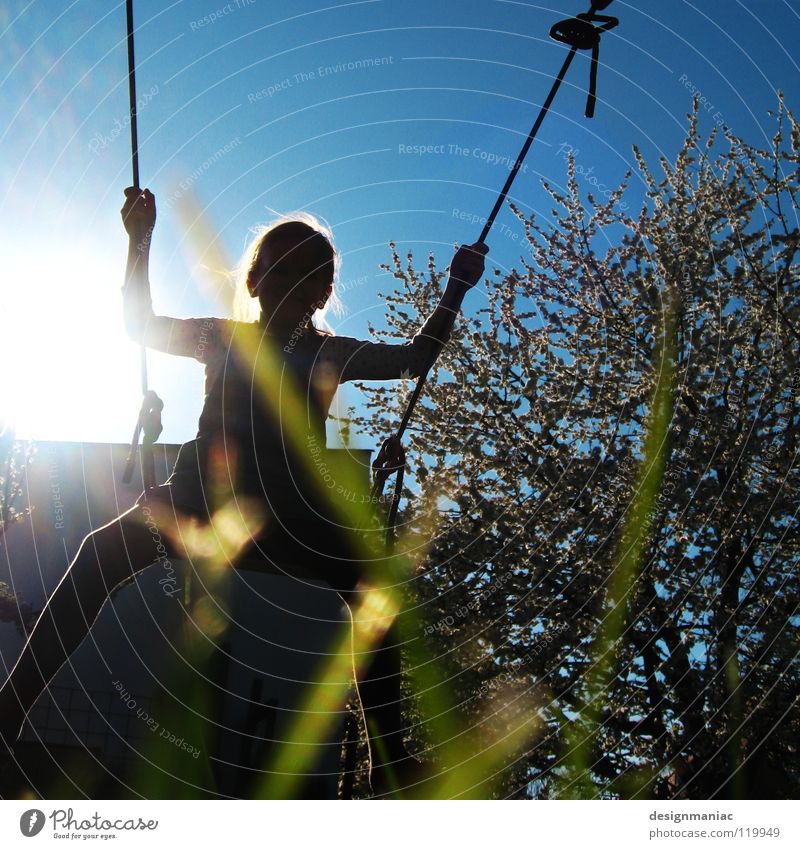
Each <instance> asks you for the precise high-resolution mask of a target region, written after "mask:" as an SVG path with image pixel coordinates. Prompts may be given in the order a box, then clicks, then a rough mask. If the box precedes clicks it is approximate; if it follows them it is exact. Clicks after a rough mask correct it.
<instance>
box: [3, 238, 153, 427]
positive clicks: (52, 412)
mask: <svg viewBox="0 0 800 849" xmlns="http://www.w3.org/2000/svg"><path fill="white" fill-rule="evenodd" d="M9 259H10V263H9V262H8V260H9ZM4 265H5V266H6V275H7V276H6V280H5V284H4V286H3V288H2V292H1V293H0V316H2V317H1V318H0V352H2V362H3V363H4V364H5V368H4V369H3V380H2V383H0V420H4V421H5V422H6V423H8V424H11V425H13V426H14V428H15V429H16V433H17V436H18V437H20V438H30V439H52V440H74V441H85V442H90V441H122V440H124V439H125V438H126V437H125V436H123V435H122V434H125V433H127V432H128V431H131V430H132V429H133V424H134V422H135V416H136V412H137V410H138V403H139V397H140V392H139V387H138V384H137V382H136V375H137V362H138V353H137V349H136V346H135V345H133V344H132V343H131V342H130V341H129V340H128V339H127V337H126V336H125V333H124V331H123V329H122V321H121V302H120V285H121V282H122V281H121V277H122V268H121V263H120V259H119V257H116V258H110V257H108V258H106V257H102V258H101V257H98V256H95V257H92V256H86V255H85V254H81V253H78V251H77V249H76V246H75V244H74V243H73V244H72V245H69V246H65V245H53V243H52V241H49V242H48V245H47V252H46V253H40V254H38V255H37V254H36V252H35V251H33V252H31V253H29V254H28V255H27V257H26V261H25V264H24V265H23V263H22V262H20V261H17V262H15V261H14V257H13V256H12V257H11V258H9V257H6V262H4Z"/></svg>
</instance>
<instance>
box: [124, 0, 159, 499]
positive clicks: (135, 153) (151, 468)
mask: <svg viewBox="0 0 800 849" xmlns="http://www.w3.org/2000/svg"><path fill="white" fill-rule="evenodd" d="M125 12H126V18H127V27H128V99H129V101H130V116H131V121H130V123H131V168H132V171H133V187H134V189H136V190H137V192H138V190H139V137H138V132H137V126H136V59H135V56H134V50H133V0H126V2H125ZM139 363H140V371H141V379H142V396H143V398H142V406H141V409H140V410H139V417H138V419H137V422H136V427H135V428H134V430H133V439H132V440H131V448H130V451H129V452H128V459H127V461H126V463H125V471H124V472H123V475H122V482H123V483H130V482H131V478H132V477H133V468H134V466H135V464H136V453H137V450H138V447H139V437H140V436H142V482H143V484H144V488H145V489H151V488H152V487H154V486H155V485H156V476H155V463H154V461H153V443H154V442H155V441H156V439H158V436H159V434H160V433H161V429H162V428H161V411H162V410H163V409H164V402H163V401H162V400H161V399H160V398H159V397H158V395H156V393H155V392H152V391H151V390H149V389H148V388H147V348H146V347H145V346H144V345H142V346H141V348H140V356H139Z"/></svg>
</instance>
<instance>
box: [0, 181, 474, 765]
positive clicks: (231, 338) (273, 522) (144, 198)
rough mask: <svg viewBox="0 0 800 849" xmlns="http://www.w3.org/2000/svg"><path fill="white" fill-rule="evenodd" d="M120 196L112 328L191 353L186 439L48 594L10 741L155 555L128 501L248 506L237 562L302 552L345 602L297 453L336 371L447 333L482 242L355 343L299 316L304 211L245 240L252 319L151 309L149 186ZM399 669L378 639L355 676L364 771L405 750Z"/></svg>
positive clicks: (312, 252)
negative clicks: (248, 541) (413, 305)
mask: <svg viewBox="0 0 800 849" xmlns="http://www.w3.org/2000/svg"><path fill="white" fill-rule="evenodd" d="M125 195H126V199H125V204H124V206H123V208H122V217H123V222H124V224H125V228H126V230H127V232H128V234H129V237H130V244H129V252H128V263H127V273H126V284H125V287H124V289H123V298H124V317H125V326H126V329H127V331H128V333H129V335H130V336H131V337H132V338H133V339H135V340H136V341H138V342H142V343H143V344H145V345H146V346H148V347H151V348H156V349H158V350H160V351H166V352H167V353H171V354H177V355H180V356H186V357H194V358H195V359H197V360H199V361H200V362H201V363H203V364H204V366H205V371H206V383H205V404H204V406H203V411H202V413H201V415H200V422H199V428H198V434H197V438H196V439H194V440H192V441H191V442H189V443H187V444H185V445H184V446H182V448H181V451H180V453H179V455H178V459H177V461H176V464H175V469H174V472H173V474H172V476H171V477H170V479H169V481H168V482H167V484H165V485H164V486H160V487H156V488H155V489H152V490H150V491H149V492H146V493H145V494H144V495H143V496H142V498H140V499H139V503H137V505H136V506H135V507H133V508H131V509H130V510H129V511H127V512H126V513H124V514H123V515H121V516H120V517H119V518H117V519H115V520H114V521H113V522H110V523H109V524H108V525H106V526H104V527H102V528H100V529H99V530H96V531H94V532H93V533H91V534H90V535H89V536H87V537H86V539H85V540H84V541H83V543H82V545H81V547H80V550H79V551H78V554H77V555H76V557H75V559H74V561H73V562H72V564H71V565H70V567H69V570H68V572H67V574H66V575H65V576H64V578H63V579H62V580H61V582H60V583H59V584H58V586H57V587H56V589H55V590H54V591H53V593H52V595H51V596H50V598H49V599H48V601H47V604H46V606H45V608H44V610H43V611H42V614H41V616H40V618H39V620H38V622H37V624H36V626H35V628H34V629H33V631H32V633H31V635H30V638H29V639H28V641H27V644H26V645H25V648H24V649H23V652H22V655H21V656H20V658H19V660H18V662H17V664H16V666H15V667H14V669H13V671H12V673H11V676H10V678H9V680H8V681H7V682H6V683H5V685H4V686H3V688H2V690H0V732H1V733H2V735H3V738H4V739H5V740H6V742H7V743H9V744H11V745H13V741H14V740H16V738H17V736H18V733H19V730H20V726H21V724H22V722H23V720H24V718H25V716H26V715H27V713H28V711H29V710H30V708H31V707H32V705H33V703H34V701H35V700H36V698H37V697H38V696H39V694H40V693H41V691H42V690H43V689H44V687H45V686H46V685H47V684H48V683H49V682H50V680H51V679H52V678H53V676H54V675H55V674H56V672H57V671H58V669H59V668H60V667H61V665H62V664H63V663H64V662H65V661H66V659H67V658H68V657H69V655H70V654H71V653H72V652H73V651H74V650H75V649H76V648H77V647H78V645H79V644H80V643H81V641H82V640H83V639H84V637H85V636H86V634H87V633H88V630H89V627H90V626H91V623H92V622H94V620H95V619H96V617H97V615H98V613H99V612H100V609H101V607H102V606H103V604H104V602H105V601H106V599H107V598H108V596H109V594H110V593H111V591H112V590H113V589H114V588H115V587H117V586H118V585H119V584H121V583H122V582H124V581H126V580H129V579H131V578H132V577H133V575H135V574H136V573H137V572H139V571H141V570H142V569H144V568H145V567H147V566H148V565H150V564H152V563H154V562H156V561H157V560H158V558H159V557H161V558H162V559H163V551H157V550H156V542H155V538H154V536H153V534H152V533H151V532H150V530H149V529H148V527H146V523H145V521H144V515H143V511H147V516H148V517H155V521H156V522H157V523H159V524H167V525H168V524H170V520H171V518H172V519H173V520H174V519H175V517H178V516H183V517H186V516H188V517H194V518H195V519H200V520H204V521H206V522H207V521H208V520H209V516H210V514H211V513H212V512H213V511H214V510H215V509H217V508H218V507H220V506H222V505H224V504H226V503H228V504H234V505H236V506H237V508H238V507H241V506H242V505H245V507H246V505H247V504H248V503H250V504H252V503H257V504H258V505H259V506H260V511H259V512H260V513H261V516H262V525H263V528H262V530H261V531H260V532H259V533H258V534H257V535H256V538H255V539H254V541H253V545H252V549H251V551H249V552H248V553H247V555H246V556H247V558H248V559H251V558H252V557H253V555H254V553H258V554H260V556H264V557H271V556H273V555H274V554H275V553H276V552H280V554H281V557H282V562H287V563H290V562H293V561H294V562H298V563H302V564H303V565H304V566H305V568H306V570H307V571H309V572H310V573H311V574H313V575H315V576H317V577H319V578H322V579H323V580H325V581H327V582H328V583H329V584H330V585H331V586H333V587H334V588H335V589H336V590H337V591H338V592H340V594H341V595H342V597H343V599H344V600H345V601H346V602H347V603H348V604H350V605H352V604H353V602H354V601H356V600H357V597H358V594H359V591H360V587H359V581H360V580H361V579H362V578H363V577H364V568H362V565H363V564H362V563H361V562H360V561H361V551H360V549H359V544H358V543H357V540H356V535H354V534H353V533H352V532H351V531H350V530H349V529H348V528H347V527H346V525H347V523H346V522H342V519H341V516H340V515H338V514H336V513H335V510H333V508H332V506H331V502H330V499H329V498H328V497H327V494H326V489H327V487H326V486H322V485H321V480H320V475H319V472H318V464H316V466H315V464H314V463H313V462H312V463H309V456H312V458H313V457H315V456H318V455H319V453H320V451H324V448H325V420H326V418H327V415H328V409H329V407H330V404H331V401H332V399H333V396H334V393H335V391H336V388H337V386H338V385H339V384H340V383H342V382H344V381H347V380H354V379H361V380H387V379H393V378H399V377H401V376H404V377H407V376H416V375H417V374H418V373H419V371H420V370H421V369H422V368H423V367H424V364H425V363H426V362H427V360H428V358H429V356H430V354H431V352H432V350H434V349H435V348H436V347H437V346H439V345H441V344H443V343H444V342H445V341H446V340H447V338H448V336H449V334H450V330H451V328H452V324H453V321H454V318H455V315H456V313H457V311H458V309H459V307H460V304H461V300H462V298H463V295H464V292H465V291H466V289H467V288H469V287H471V286H473V285H475V283H476V282H477V281H478V280H479V279H480V276H481V275H482V273H483V267H484V261H483V254H484V253H485V252H486V251H487V250H488V249H487V248H486V247H485V246H484V245H482V244H478V243H476V244H475V245H472V246H471V247H466V246H462V248H460V249H459V250H458V252H457V253H456V255H455V257H454V259H453V262H452V265H451V269H450V280H449V282H448V285H447V288H446V290H445V293H444V295H443V297H442V300H441V302H440V304H439V306H438V307H437V309H436V310H435V311H434V313H433V314H432V315H431V316H430V317H429V318H428V320H427V321H426V322H425V324H424V326H423V327H422V329H421V330H420V331H419V333H418V334H417V335H416V336H415V337H414V339H413V340H412V341H411V343H410V344H405V345H392V344H382V343H374V342H364V341H359V340H357V339H352V338H348V337H342V336H334V335H332V334H329V333H326V332H324V331H321V330H318V329H317V328H315V326H314V324H313V322H312V318H313V317H314V315H315V313H316V312H317V311H318V310H320V309H322V308H323V307H324V306H325V304H326V303H327V302H328V300H329V298H330V297H331V296H332V293H333V286H334V281H335V278H336V270H337V263H338V257H337V254H336V251H335V250H334V247H333V245H332V242H331V239H330V236H329V234H328V233H327V232H326V231H325V230H324V228H322V227H321V226H320V225H319V223H318V222H316V220H315V219H313V218H311V217H310V216H300V217H298V218H295V219H293V220H283V221H281V222H279V223H277V224H275V225H273V226H271V227H269V228H268V229H267V230H266V231H265V232H264V233H263V234H262V235H261V236H260V238H259V239H258V240H257V241H256V242H255V243H254V246H253V249H252V254H251V255H250V259H249V263H248V266H247V269H246V284H247V291H248V293H249V295H250V296H251V297H252V298H257V299H258V302H259V304H260V307H261V314H260V318H259V320H258V321H257V322H239V321H231V320H224V319H217V318H203V319H176V318H168V317H166V316H158V315H155V314H154V313H153V310H152V304H151V300H150V287H149V282H148V257H149V245H150V238H151V235H152V231H153V228H154V225H155V220H156V210H155V198H154V197H153V195H152V193H151V192H150V191H148V190H147V189H145V190H143V191H137V190H135V189H127V190H126V192H125ZM166 530H167V532H162V533H161V534H160V539H161V541H162V542H163V544H165V545H166V546H167V550H168V553H169V554H170V555H172V556H176V557H180V556H182V554H184V552H183V551H181V550H180V547H179V546H178V544H177V543H176V541H175V540H176V538H177V535H176V534H175V532H174V531H175V523H174V521H173V522H172V534H170V533H169V528H167V529H166ZM190 554H191V552H190ZM389 634H390V635H391V631H390V632H389ZM399 673H400V661H399V651H398V649H397V648H396V647H395V645H394V638H393V637H392V638H391V639H387V640H386V641H385V642H384V643H383V645H380V646H376V647H375V649H374V651H373V653H372V657H371V662H370V663H368V664H366V665H365V666H364V671H363V672H362V673H361V674H360V676H359V681H358V687H359V694H360V698H361V703H362V706H363V710H364V714H365V719H366V722H367V727H368V729H369V733H370V736H371V738H372V743H373V745H371V747H370V748H371V760H372V765H373V770H376V769H377V768H379V767H384V766H385V764H386V763H387V762H402V761H403V759H406V758H407V754H406V751H405V748H404V746H403V742H402V737H403V726H402V721H401V714H400V686H399V682H400V678H399ZM377 736H380V738H381V740H380V743H381V745H378V746H376V745H374V741H375V738H376V737H377ZM379 771H380V770H378V772H379Z"/></svg>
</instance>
